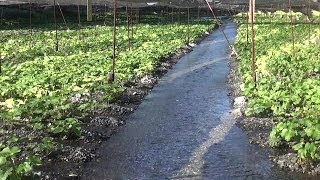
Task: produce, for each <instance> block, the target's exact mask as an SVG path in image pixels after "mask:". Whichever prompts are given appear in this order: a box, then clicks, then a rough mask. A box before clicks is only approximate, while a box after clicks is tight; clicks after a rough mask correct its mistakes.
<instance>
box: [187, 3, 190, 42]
mask: <svg viewBox="0 0 320 180" xmlns="http://www.w3.org/2000/svg"><path fill="white" fill-rule="evenodd" d="M187 28H188V29H187V33H188V35H187V43H189V42H190V8H189V7H188V27H187Z"/></svg>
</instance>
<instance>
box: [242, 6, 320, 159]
mask: <svg viewBox="0 0 320 180" xmlns="http://www.w3.org/2000/svg"><path fill="white" fill-rule="evenodd" d="M291 15H292V16H293V26H290V16H291ZM241 16H242V17H244V16H245V14H243V15H241V14H240V15H239V16H238V17H239V19H241V18H240V17H241ZM242 21H244V20H243V19H242ZM256 21H257V22H256V25H255V31H256V38H255V40H256V55H257V58H256V68H257V69H256V74H257V84H256V87H255V85H254V83H253V81H252V77H251V50H250V48H251V44H250V42H251V39H250V38H249V42H248V43H247V41H246V39H247V33H246V32H247V31H246V24H242V25H241V26H240V28H239V33H238V37H237V42H236V48H237V50H238V51H239V55H240V56H239V61H240V66H239V71H240V73H241V75H242V81H243V87H242V91H243V94H244V95H245V96H246V97H247V108H246V112H245V113H246V115H248V116H258V117H268V116H272V117H274V119H276V125H275V126H274V127H273V130H272V132H271V134H270V139H269V143H270V145H271V146H274V147H284V146H285V147H289V148H291V149H292V150H293V151H296V152H297V153H298V154H299V156H300V158H301V159H304V160H306V161H309V160H313V161H319V160H320V121H319V112H320V111H319V110H320V91H319V88H320V74H319V72H320V71H319V68H320V66H319V64H320V52H319V48H320V29H319V26H318V23H319V12H317V11H313V16H312V17H308V16H306V15H303V14H302V13H294V12H292V13H286V12H282V11H277V12H274V13H261V12H259V13H257V19H256ZM309 22H311V24H309ZM292 29H293V30H294V40H295V45H294V48H293V43H292V34H291V32H292ZM250 36H251V35H250V34H249V37H250Z"/></svg>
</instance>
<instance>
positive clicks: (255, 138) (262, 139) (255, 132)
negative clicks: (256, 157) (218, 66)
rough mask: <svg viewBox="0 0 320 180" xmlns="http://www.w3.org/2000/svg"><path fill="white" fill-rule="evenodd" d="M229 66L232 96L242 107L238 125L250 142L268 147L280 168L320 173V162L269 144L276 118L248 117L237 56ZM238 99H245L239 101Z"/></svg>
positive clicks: (237, 105)
mask: <svg viewBox="0 0 320 180" xmlns="http://www.w3.org/2000/svg"><path fill="white" fill-rule="evenodd" d="M229 66H230V74H229V76H228V83H229V86H230V96H231V99H232V100H233V104H234V108H235V109H240V111H241V112H242V117H241V118H239V119H238V121H237V125H238V126H239V127H240V128H241V129H243V130H244V132H245V133H246V134H247V135H248V138H249V142H250V143H251V144H256V145H258V146H261V147H264V148H267V149H268V150H269V152H270V154H269V157H270V158H271V160H272V161H273V162H274V163H275V164H276V165H278V166H279V167H280V168H283V169H286V170H291V171H295V172H302V173H308V174H310V175H315V176H317V175H320V162H310V161H308V162H306V161H303V160H302V159H301V158H299V156H298V154H297V153H296V152H293V151H292V149H290V148H289V147H287V146H281V147H279V148H271V147H270V146H269V143H268V140H269V134H270V132H271V130H272V128H273V126H274V125H275V119H274V118H272V117H268V118H259V117H247V116H245V115H244V109H245V105H246V104H245V97H244V96H242V92H241V75H240V73H239V71H238V66H239V62H238V61H237V60H236V58H235V57H233V58H231V61H230V63H229ZM238 99H241V100H243V101H240V102H239V101H238Z"/></svg>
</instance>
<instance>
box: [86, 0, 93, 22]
mask: <svg viewBox="0 0 320 180" xmlns="http://www.w3.org/2000/svg"><path fill="white" fill-rule="evenodd" d="M87 21H89V22H91V21H92V0H87Z"/></svg>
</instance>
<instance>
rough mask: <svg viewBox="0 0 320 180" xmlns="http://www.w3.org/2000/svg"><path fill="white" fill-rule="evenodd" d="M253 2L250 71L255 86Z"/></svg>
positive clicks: (252, 6) (252, 9)
mask: <svg viewBox="0 0 320 180" xmlns="http://www.w3.org/2000/svg"><path fill="white" fill-rule="evenodd" d="M253 1H254V0H250V5H251V6H250V8H251V9H250V14H251V16H250V18H251V19H250V22H251V69H252V80H253V82H254V84H255V86H256V82H257V77H256V64H255V42H254V37H255V34H254V5H253Z"/></svg>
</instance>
